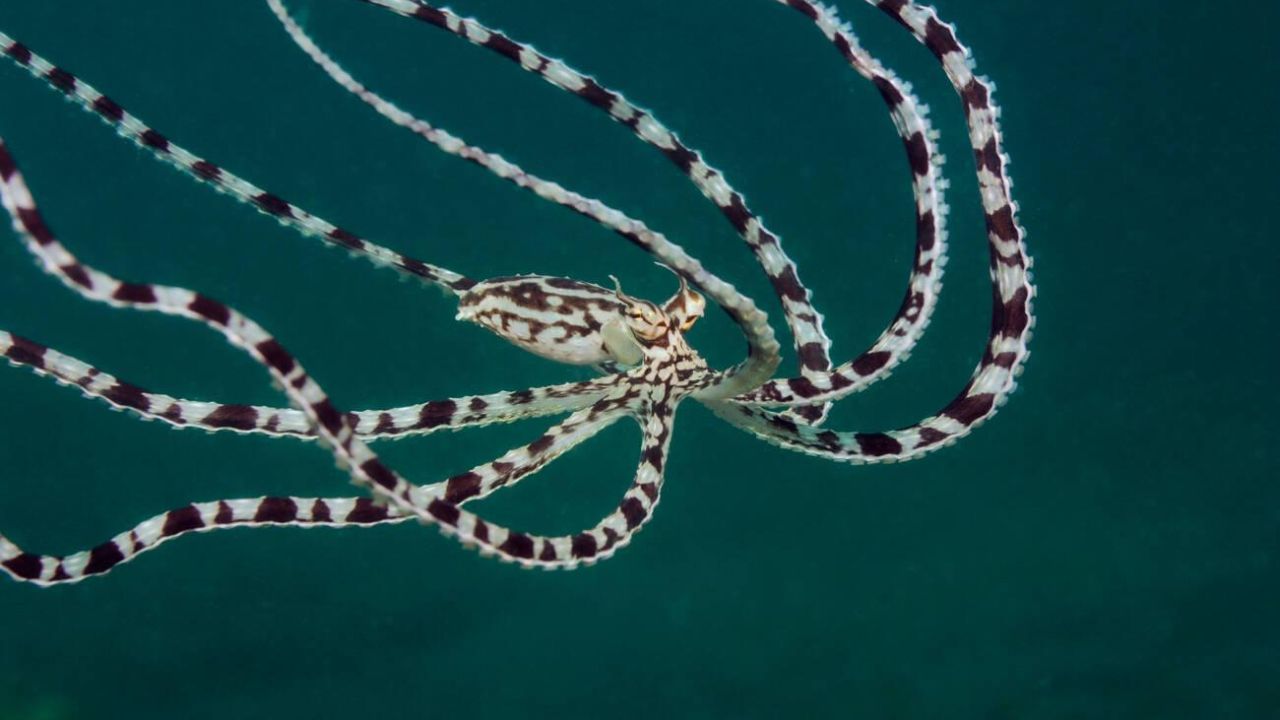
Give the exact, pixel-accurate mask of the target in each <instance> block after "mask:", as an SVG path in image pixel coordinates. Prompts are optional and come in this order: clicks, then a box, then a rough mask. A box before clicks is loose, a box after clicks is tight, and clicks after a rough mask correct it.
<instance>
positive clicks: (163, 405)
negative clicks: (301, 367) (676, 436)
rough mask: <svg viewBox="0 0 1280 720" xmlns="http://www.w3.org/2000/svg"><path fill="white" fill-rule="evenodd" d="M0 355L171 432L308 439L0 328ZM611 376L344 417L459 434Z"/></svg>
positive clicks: (267, 411) (369, 424) (277, 423)
mask: <svg viewBox="0 0 1280 720" xmlns="http://www.w3.org/2000/svg"><path fill="white" fill-rule="evenodd" d="M0 356H3V357H4V359H5V360H8V361H9V363H10V364H11V365H15V366H24V367H28V368H30V369H31V370H33V371H35V372H36V374H38V375H42V376H44V377H49V378H52V379H53V380H54V381H55V382H57V383H58V384H60V385H66V386H69V387H75V388H77V389H79V390H80V392H81V393H83V394H84V395H85V397H92V398H98V399H100V400H103V401H105V402H106V403H108V404H109V405H111V406H112V407H113V408H116V409H119V410H126V411H129V412H131V413H133V414H135V415H137V416H138V417H140V418H142V419H144V420H158V421H160V422H164V423H167V424H169V425H172V426H173V427H175V428H197V429H201V430H206V431H210V432H217V431H228V432H235V433H241V434H259V435H268V436H273V437H296V438H300V439H304V440H310V439H314V438H315V436H316V433H315V429H314V428H313V427H312V426H311V424H310V422H309V421H308V420H307V416H306V413H304V412H302V411H301V410H295V409H293V408H276V407H265V406H261V405H242V404H230V403H215V402H205V401H200V400H185V399H182V398H175V397H173V396H171V395H165V394H163V393H156V392H151V391H149V390H145V389H143V388H141V387H139V386H137V385H134V384H133V383H130V382H127V381H124V380H120V379H119V378H116V377H115V376H113V375H111V374H110V373H106V372H103V371H102V370H100V369H98V368H96V367H94V366H92V365H89V364H87V363H84V362H82V361H80V360H77V359H75V358H73V357H70V356H68V355H65V354H63V353H60V352H58V351H57V350H54V349H53V348H49V347H45V346H43V345H41V344H39V343H36V342H33V341H31V340H28V339H26V338H23V337H19V336H17V335H12V334H10V333H7V332H4V331H2V330H0ZM616 382H617V380H616V379H615V378H601V379H598V380H584V381H582V382H575V383H563V384H560V385H548V386H545V387H538V388H529V389H525V390H512V391H503V392H496V393H488V394H484V395H470V396H465V397H458V398H449V399H446V400H431V401H429V402H424V403H417V404H415V405H405V406H402V407H396V408H388V409H386V410H358V411H355V412H350V413H347V418H346V421H347V424H348V425H350V426H351V427H352V428H353V429H354V430H355V433H356V435H358V436H360V437H361V438H363V439H365V440H370V441H372V440H379V439H384V438H390V439H397V438H403V437H410V436H413V435H425V434H427V433H432V432H436V431H438V430H460V429H462V428H469V427H480V426H483V425H490V424H494V423H509V422H515V421H517V420H523V419H525V418H534V417H542V416H545V415H556V414H560V413H566V412H572V411H573V410H577V409H579V408H582V407H586V406H588V405H590V404H591V403H593V402H595V400H596V399H598V398H599V397H600V396H602V395H603V394H604V393H605V391H606V390H608V388H609V387H611V386H612V385H614V384H616Z"/></svg>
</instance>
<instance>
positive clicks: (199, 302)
mask: <svg viewBox="0 0 1280 720" xmlns="http://www.w3.org/2000/svg"><path fill="white" fill-rule="evenodd" d="M0 199H2V200H3V204H4V207H5V209H6V210H7V211H8V212H9V214H10V215H11V217H12V218H13V224H14V228H15V230H17V231H18V233H19V234H20V235H21V236H22V238H23V239H24V240H25V242H26V245H27V248H28V249H29V250H30V251H31V252H32V254H33V255H35V256H36V257H37V258H38V259H39V260H40V262H41V264H42V265H43V267H44V268H45V269H46V270H47V271H49V272H50V273H51V274H53V275H54V276H55V277H57V278H58V279H59V280H61V281H62V282H63V284H64V285H66V286H67V287H69V288H71V289H72V290H74V291H75V292H77V293H79V294H80V295H81V296H83V297H85V298H87V299H90V300H94V301H98V302H105V303H107V304H110V305H113V306H116V307H133V308H138V309H144V310H154V311H158V312H162V313H165V314H170V315H176V316H179V317H184V318H187V319H190V320H195V321H198V322H201V323H203V324H205V325H208V326H209V327H211V328H213V329H215V330H217V331H219V332H221V333H222V334H223V336H224V337H225V338H226V339H227V340H228V342H229V343H231V344H232V345H234V346H236V347H239V348H240V349H242V350H244V351H245V352H246V353H248V354H249V355H250V356H251V357H252V358H253V359H255V360H256V361H258V362H259V363H260V364H261V365H263V367H264V368H266V369H267V370H268V372H269V374H271V375H272V377H273V379H274V380H275V381H276V382H277V383H278V384H279V386H280V387H281V388H282V389H283V390H284V391H285V393H286V394H287V395H288V396H289V398H290V400H291V401H293V402H295V403H297V404H298V405H299V406H300V407H302V408H303V409H304V411H305V412H306V414H307V417H308V419H309V420H310V422H311V423H312V424H313V425H314V426H315V428H316V432H317V435H318V437H319V438H320V439H321V440H322V441H324V443H325V445H326V446H328V447H329V449H330V450H331V452H332V453H333V454H334V457H335V458H336V459H337V460H338V462H339V463H340V464H341V465H343V466H344V467H346V468H347V469H348V470H349V472H350V473H351V476H352V479H353V481H355V482H356V483H357V484H358V485H361V486H364V487H367V488H369V489H370V490H371V491H372V492H373V493H374V494H375V495H377V496H378V497H380V498H382V499H384V500H385V501H387V502H388V503H390V506H391V507H393V508H394V509H395V510H396V512H398V513H400V514H404V515H407V516H412V517H416V518H417V519H419V520H420V521H422V522H425V523H430V524H435V525H437V526H438V527H439V528H440V529H441V531H442V532H444V533H445V534H446V535H449V536H452V537H456V538H457V539H458V540H459V541H461V542H462V543H463V544H465V545H468V546H475V547H477V548H478V549H479V550H480V551H481V552H482V553H485V554H493V555H496V556H497V557H499V558H501V559H504V560H508V561H512V562H517V563H519V564H521V565H524V566H526V567H543V568H548V569H552V568H562V567H576V566H577V565H578V564H580V563H582V562H591V561H594V560H597V559H600V558H603V557H607V556H609V555H611V554H612V553H613V552H615V551H616V550H617V549H618V548H620V547H622V546H623V545H625V544H626V542H627V539H628V538H629V537H630V533H632V532H634V531H635V530H637V529H638V528H639V526H640V525H641V524H642V523H643V522H644V521H645V520H647V518H648V511H645V512H644V513H639V512H637V509H641V510H643V509H644V507H645V506H644V505H643V503H639V501H638V500H636V498H635V497H634V496H633V494H632V493H633V491H638V492H644V490H643V489H640V490H637V488H639V487H640V486H642V485H643V486H644V487H645V488H647V487H650V486H653V485H654V482H655V481H654V480H653V479H652V477H651V475H652V472H651V470H646V468H652V467H653V466H654V465H655V464H656V465H657V466H659V467H660V466H661V465H662V459H661V458H658V457H657V453H656V452H652V451H650V450H648V449H646V452H645V455H644V456H643V457H642V460H641V472H640V474H639V475H638V476H637V480H636V483H635V485H633V488H632V490H631V491H628V495H627V496H626V497H624V500H623V503H622V504H621V505H620V506H619V509H618V510H617V511H615V512H614V513H611V514H610V515H609V516H607V517H606V518H605V519H604V520H602V521H601V522H600V523H599V524H598V525H597V526H596V527H594V528H592V529H591V530H588V531H586V532H585V533H580V534H579V535H574V536H563V537H539V536H534V535H529V534H526V533H521V532H516V531H512V530H509V529H507V528H504V527H502V526H499V525H495V524H492V523H487V522H485V521H484V520H483V519H481V518H480V517H479V516H477V515H475V514H474V513H471V512H468V511H466V510H463V509H461V508H460V507H459V506H458V505H457V504H455V503H452V502H450V501H449V500H447V499H446V498H445V497H436V496H434V495H435V494H434V493H427V494H426V496H425V497H424V495H423V494H421V490H420V489H419V488H417V487H415V486H413V485H411V484H410V483H408V482H407V481H406V480H405V479H404V478H402V477H400V476H399V475H398V474H397V473H396V472H395V471H393V470H392V469H391V468H389V467H387V466H386V465H385V464H383V463H382V461H381V460H380V459H379V458H378V457H377V455H376V454H374V452H373V451H372V450H371V449H370V448H369V447H368V446H367V445H366V444H365V443H364V442H362V441H361V440H360V439H359V438H358V437H356V435H355V434H354V432H352V430H351V428H350V426H349V425H348V424H347V422H346V420H345V416H344V414H343V413H342V412H340V411H339V410H337V408H336V407H335V406H334V405H333V403H332V402H331V401H330V400H329V398H328V396H327V395H326V394H325V392H324V390H323V389H322V388H321V387H320V386H319V385H318V384H317V383H316V382H315V381H314V380H313V379H312V378H311V377H310V375H308V374H307V373H306V371H305V370H304V369H303V368H302V366H301V365H300V364H299V363H298V362H297V361H296V360H295V359H294V358H293V356H292V355H291V354H289V353H288V351H287V350H285V349H284V347H283V346H281V345H280V344H279V342H277V341H276V340H275V339H274V338H273V337H272V336H271V335H269V334H268V333H267V332H266V331H265V330H264V329H263V328H262V327H261V326H259V325H258V324H257V323H255V322H254V321H252V320H251V319H249V318H247V317H245V316H244V315H242V314H240V313H238V312H236V311H234V310H232V309H231V308H229V307H227V306H226V305H223V304H221V303H219V302H217V301H215V300H212V299H210V298H208V297H206V296H203V295H200V294H199V293H195V292H192V291H190V290H186V289H184V288H176V287H166V286H160V285H149V284H140V283H128V282H123V281H121V280H118V279H116V278H114V277H111V276H110V275H107V274H106V273H103V272H101V271H100V270H97V269H95V268H92V267H90V266H88V265H85V264H83V263H81V262H80V261H79V260H78V259H77V258H76V257H75V256H74V255H72V254H71V253H70V252H69V251H68V250H67V249H66V248H65V247H64V246H63V245H62V244H61V243H60V242H58V240H57V239H56V238H55V237H54V235H53V233H52V232H51V231H50V230H49V228H48V226H47V225H46V223H45V222H44V219H43V218H42V217H41V215H40V212H39V210H38V209H37V208H36V205H35V201H34V199H33V198H32V196H31V193H30V191H29V190H28V188H27V185H26V183H25V181H24V180H23V178H22V175H21V174H20V173H19V171H18V168H17V165H16V164H15V163H14V161H13V159H12V157H11V156H10V154H9V151H8V148H7V147H6V146H5V145H4V143H3V141H2V140H0ZM675 347H680V348H682V349H683V350H684V352H685V353H686V354H688V353H691V352H692V351H691V350H689V349H688V348H687V346H684V345H683V340H682V339H677V340H676V341H673V342H672V343H671V346H670V347H661V348H655V352H656V353H657V358H658V361H657V362H655V363H654V364H652V365H646V366H644V367H641V368H637V369H636V370H634V371H632V373H629V374H628V375H629V377H630V378H631V379H632V382H631V383H629V386H628V387H626V388H625V389H624V390H623V391H622V392H621V393H619V392H617V391H615V392H613V393H611V395H610V397H609V398H606V400H602V401H599V402H597V404H596V405H595V406H593V407H592V408H591V409H590V410H589V411H588V414H587V416H586V418H585V420H584V422H589V421H596V420H600V421H604V420H606V419H607V418H606V417H605V416H606V415H611V414H613V413H614V412H617V411H618V410H621V409H624V408H625V409H627V410H629V411H631V412H638V409H639V408H640V407H641V405H639V403H640V402H643V401H648V400H649V399H650V398H652V397H654V396H661V397H664V398H665V397H667V396H668V395H669V393H671V391H672V388H674V387H678V386H680V387H687V388H692V387H703V386H705V385H706V384H707V382H708V381H709V379H710V378H711V377H714V376H713V375H711V374H709V373H706V372H705V366H703V367H702V371H703V372H702V373H701V374H696V373H691V374H688V375H686V376H685V378H684V379H683V380H678V379H677V378H676V377H675V376H673V375H672V373H673V372H675V373H677V374H679V366H680V364H681V363H686V364H687V362H688V361H687V360H685V359H684V358H683V357H671V356H670V354H671V348H675ZM659 378H661V380H662V381H661V382H659ZM686 392H687V390H686ZM642 396H643V397H642ZM671 404H672V406H674V402H672V403H671ZM649 415H650V413H648V412H646V413H645V415H644V417H645V423H644V425H643V427H645V429H646V431H648V430H649V426H650V425H651V423H650V422H649V421H648V419H647V418H648V416H649ZM662 425H663V427H669V420H668V421H666V422H665V423H663V424H662ZM668 436H669V431H665V432H664V434H663V437H664V438H666V437H668ZM544 437H545V436H544ZM647 437H648V435H646V438H647ZM664 442H665V440H664ZM549 444H550V446H551V447H548V448H546V449H545V450H546V451H547V452H550V451H551V448H552V447H554V446H555V444H554V438H553V439H552V440H551V441H550V443H549ZM562 447H564V449H568V448H569V447H572V444H568V445H562ZM663 447H664V448H665V444H664V445H663ZM646 448H648V446H647V445H646ZM531 450H534V451H535V452H536V451H537V450H538V448H537V447H531ZM499 484H500V483H499ZM494 486H495V487H496V486H497V485H494ZM446 488H447V485H446ZM418 501H421V502H422V503H424V504H421V505H420V504H418ZM638 503H639V504H638ZM588 538H589V539H588ZM601 538H603V539H604V541H603V542H601V541H600V539H601ZM117 549H119V548H118V547H117ZM122 554H123V553H122ZM0 566H4V567H5V568H6V569H7V570H9V571H10V572H11V573H12V574H16V573H17V572H18V570H23V571H31V570H33V569H34V568H35V567H36V563H35V562H32V561H31V560H29V559H28V553H25V552H24V551H22V550H21V549H20V548H18V547H17V546H16V545H15V544H13V543H12V542H11V541H8V540H7V539H4V540H3V541H2V542H0ZM58 566H59V567H62V565H61V564H59V565H58ZM85 567H86V568H88V567H95V568H97V567H100V565H89V564H86V566H85ZM15 568H16V569H15ZM39 569H40V572H41V574H42V575H41V576H43V573H44V572H45V569H46V561H45V560H40V561H39ZM63 571H64V572H66V570H65V568H64V570H63ZM52 572H54V573H55V574H56V570H54V571H52Z"/></svg>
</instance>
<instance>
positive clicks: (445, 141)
mask: <svg viewBox="0 0 1280 720" xmlns="http://www.w3.org/2000/svg"><path fill="white" fill-rule="evenodd" d="M267 1H268V4H269V5H271V7H272V10H273V11H274V12H275V13H276V15H277V17H279V18H280V20H281V22H282V23H284V25H285V28H286V30H288V32H289V34H290V36H291V37H293V39H294V41H295V42H297V43H298V45H299V46H301V47H302V49H303V50H305V51H306V52H307V54H308V55H310V56H311V58H312V59H313V60H315V61H316V63H317V64H319V65H320V66H321V67H322V68H323V69H324V70H325V71H326V72H327V73H329V75H330V76H331V77H333V79H334V80H336V81H337V82H338V83H339V84H340V85H342V86H343V87H344V88H346V89H347V90H349V91H351V92H352V93H353V94H355V95H356V96H358V97H359V98H360V99H361V100H364V101H365V102H366V103H368V104H369V105H371V106H372V107H373V108H374V109H375V110H377V111H378V112H379V113H381V114H382V115H383V116H385V117H387V118H388V119H390V120H391V121H392V122H394V123H396V124H399V125H402V126H404V127H407V128H409V129H411V130H413V131H414V132H417V133H418V134H419V135H422V136H423V137H425V138H426V139H428V140H429V141H431V142H433V143H435V144H437V145H438V146H440V147H442V148H444V149H445V150H446V152H450V153H453V154H457V155H460V156H462V157H466V158H467V159H469V160H472V161H474V162H477V163H478V164H480V165H483V166H485V167H487V168H489V169H490V170H491V171H492V172H494V173H495V174H497V175H499V176H500V177H505V178H508V179H512V180H513V181H515V182H517V184H520V185H521V186H522V187H529V188H531V189H533V190H534V191H535V192H537V193H538V194H539V195H540V196H542V197H544V198H547V199H549V200H552V201H553V202H559V203H561V204H564V205H567V206H569V207H571V208H573V209H575V210H577V211H578V212H580V213H582V214H584V215H587V216H588V217H591V218H592V219H594V220H596V221H597V222H600V223H602V224H604V225H606V226H608V227H613V225H612V224H611V220H612V219H613V218H615V217H623V218H625V216H622V215H621V213H618V211H616V210H613V209H611V208H608V206H604V205H602V204H600V203H599V202H598V201H594V200H587V199H584V198H582V197H581V196H579V195H577V194H576V193H573V192H570V191H566V190H564V189H563V188H560V186H558V185H555V184H551V186H552V188H554V190H553V191H551V192H545V191H543V190H542V189H539V181H538V180H537V178H533V177H532V176H529V175H527V174H526V173H524V172H523V171H521V170H519V169H518V168H515V166H513V165H511V164H510V163H509V162H507V161H506V160H503V159H501V158H497V161H498V162H497V164H496V167H490V166H489V164H488V163H486V161H485V160H484V157H485V156H486V155H487V153H485V152H484V151H482V150H479V149H478V148H474V147H470V146H466V145H464V144H462V143H461V141H459V140H457V138H453V137H452V136H449V135H447V134H444V133H442V131H440V130H438V129H435V128H432V127H431V126H430V125H429V124H427V123H425V122H423V121H421V120H418V119H417V118H414V117H413V116H412V115H410V114H408V113H406V112H405V111H403V110H401V109H400V108H398V107H397V106H395V105H394V104H392V103H390V102H388V101H386V100H384V99H383V98H381V97H379V96H378V95H377V94H375V93H373V92H371V91H370V90H368V89H367V88H365V87H364V86H363V85H362V84H360V83H359V82H358V81H356V80H355V79H354V78H352V77H351V75H350V74H349V73H347V72H346V71H345V70H343V69H342V68H341V67H340V66H339V65H338V64H337V63H336V62H334V61H333V59H332V58H330V57H328V56H327V55H325V54H324V52H323V51H321V50H320V49H319V48H318V47H317V46H316V45H315V43H314V42H313V41H312V40H311V39H310V38H309V37H307V36H306V34H305V33H304V32H303V31H302V29H301V28H300V27H298V25H297V23H296V22H294V21H293V20H292V18H290V17H289V16H288V14H287V12H286V11H285V9H284V6H283V4H282V2H281V0H267ZM365 1H366V2H368V3H369V4H371V5H376V6H378V7H382V8H385V9H387V10H390V11H392V12H394V13H397V14H399V15H403V16H405V17H411V18H415V19H418V20H422V21H425V22H427V23H429V24H431V25H433V26H435V27H438V28H441V29H443V30H446V31H448V32H450V33H453V34H454V35H457V36H458V37H461V38H463V39H465V40H467V41H468V42H471V43H473V44H475V45H478V46H480V47H484V48H487V49H489V50H492V51H494V52H496V53H498V54H499V55H501V56H503V57H505V58H507V59H509V60H511V61H513V62H515V63H517V64H518V65H520V67H522V68H523V69H525V70H527V71H529V72H533V73H537V74H538V75H539V76H541V77H542V78H543V79H544V80H546V81H547V82H549V83H551V84H552V85H554V86H556V87H558V88H560V89H562V90H566V91H568V92H569V93H571V94H573V95H575V96H577V97H579V98H581V99H583V100H585V101H587V102H588V103H589V104H591V105H592V106H594V107H596V108H598V109H600V110H602V111H604V112H606V113H607V114H608V115H609V116H610V117H611V118H613V119H614V120H616V121H617V122H619V123H621V124H623V125H625V126H626V127H628V128H630V129H631V131H632V132H633V133H634V134H635V135H636V137H638V138H640V139H641V140H643V141H644V142H645V143H647V144H648V145H651V146H653V147H654V148H656V149H658V150H659V151H661V152H662V153H663V154H664V155H665V156H666V157H667V158H668V159H670V160H671V161H672V162H673V163H674V164H675V165H676V166H677V167H678V168H680V170H681V171H682V172H683V173H684V174H685V175H686V176H687V177H688V178H689V179H690V180H691V181H692V182H693V184H694V185H695V186H696V187H697V188H698V189H699V190H700V191H701V192H702V194H703V195H705V196H706V197H707V198H708V199H710V200H711V201H712V202H713V203H715V205H716V207H718V208H719V209H720V211H721V212H722V213H723V214H724V216H725V217H726V218H727V219H728V220H729V222H730V223H731V224H732V225H733V226H734V229H735V230H737V232H738V234H739V235H740V236H741V237H742V238H743V240H745V241H746V243H747V245H748V246H749V247H750V249H751V251H752V253H754V254H755V256H756V258H757V260H758V261H759V262H760V264H761V266H762V267H763V268H764V270H765V272H766V274H767V275H768V276H769V279H770V282H771V283H772V285H773V288H774V291H775V292H776V293H777V295H778V298H779V300H780V301H781V303H782V308H783V313H784V316H785V318H786V321H787V324H788V326H789V327H790V328H791V330H792V334H793V335H794V336H795V346H796V350H797V353H798V355H799V357H800V359H801V365H800V372H801V374H802V376H803V377H805V378H812V379H813V380H814V381H815V382H822V378H824V377H825V374H826V371H828V370H829V369H830V367H831V359H830V346H831V341H830V339H829V338H828V337H827V336H826V333H825V332H823V329H822V315H821V314H820V313H819V312H818V311H817V310H816V309H815V308H814V307H813V303H812V300H811V295H810V292H809V290H808V288H806V287H805V286H804V285H803V284H802V283H801V282H800V279H799V276H798V274H797V272H796V267H795V264H794V263H793V262H792V261H791V258H789V257H788V256H787V254H786V253H785V252H784V251H783V249H782V244H781V242H780V240H779V238H778V236H777V235H775V234H774V233H773V232H771V231H770V230H768V229H767V228H766V227H765V226H764V223H763V222H762V221H761V220H760V218H759V217H758V216H757V215H756V214H755V213H753V212H751V210H750V209H749V208H748V207H747V205H746V201H745V200H744V198H743V196H742V194H741V193H739V192H737V191H736V190H734V189H733V188H732V187H731V186H730V185H729V183H728V182H727V180H726V179H725V177H724V175H723V173H721V172H720V171H719V170H716V169H715V168H713V167H712V166H710V165H708V164H707V163H706V161H705V160H703V158H702V154H701V153H699V152H698V151H697V150H693V149H691V148H689V147H688V146H687V145H685V144H684V143H683V142H682V141H681V140H680V139H679V138H678V137H677V136H676V135H675V133H673V132H671V131H670V130H669V129H667V128H666V127H665V126H663V124H662V123H661V122H659V121H658V119H657V118H656V117H654V116H653V114H652V113H650V112H649V111H647V110H643V109H641V108H639V107H637V106H636V105H634V104H633V103H631V102H630V101H628V100H627V99H626V98H625V97H623V96H622V94H621V93H619V92H617V91H614V90H611V89H609V88H606V87H604V86H603V85H601V84H600V83H599V82H598V81H597V80H595V79H594V78H592V77H589V76H587V75H584V74H582V73H580V72H578V71H577V70H574V69H573V68H571V67H569V66H567V65H565V64H564V63H563V62H562V61H560V60H556V59H553V58H549V57H547V56H545V55H543V54H542V53H540V52H538V51H537V50H535V49H534V48H533V47H531V46H529V45H526V44H524V43H520V42H517V41H515V40H513V39H511V38H510V37H508V36H507V35H505V34H503V33H501V32H499V31H496V30H493V29H491V28H488V27H485V26H484V25H482V24H480V23H479V22H477V21H476V20H474V19H472V18H463V17H461V16H459V15H457V14H455V13H454V12H453V11H451V10H449V9H447V8H436V7H433V6H431V5H429V4H427V3H425V2H421V1H420V0H365ZM911 110H912V108H907V111H908V112H910V111H911ZM432 135H435V136H437V137H440V138H442V140H437V139H433V137H432ZM489 157H494V156H489ZM530 178H531V179H532V181H533V182H530V183H527V182H526V180H527V179H530ZM597 211H603V214H601V213H600V212H597ZM629 222H631V223H635V221H629ZM614 229H616V228H614ZM633 241H634V239H633ZM637 244H639V243H637ZM689 280H690V281H692V282H694V283H695V284H698V283H697V282H696V281H695V280H694V278H692V277H690V278H689ZM703 289H704V290H706V289H707V288H706V287H703ZM721 304H723V303H721ZM826 409H827V408H826V407H825V406H815V407H801V408H796V410H795V413H796V415H797V417H798V418H800V419H801V420H802V421H804V422H820V421H821V420H822V418H823V417H825V414H826Z"/></svg>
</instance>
